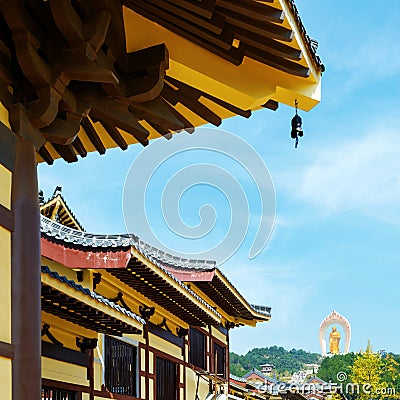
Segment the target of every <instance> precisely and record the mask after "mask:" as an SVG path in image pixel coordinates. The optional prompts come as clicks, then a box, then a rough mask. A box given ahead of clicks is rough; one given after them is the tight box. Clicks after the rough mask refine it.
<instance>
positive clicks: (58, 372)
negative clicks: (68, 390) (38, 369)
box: [42, 357, 89, 386]
mask: <svg viewBox="0 0 400 400" xmlns="http://www.w3.org/2000/svg"><path fill="white" fill-rule="evenodd" d="M86 376H87V368H85V367H80V366H79V365H73V364H69V363H66V362H63V361H58V360H53V359H51V358H47V357H42V378H45V379H52V380H55V381H61V382H66V383H72V384H77V385H83V386H88V385H89V382H88V380H87V379H86Z"/></svg>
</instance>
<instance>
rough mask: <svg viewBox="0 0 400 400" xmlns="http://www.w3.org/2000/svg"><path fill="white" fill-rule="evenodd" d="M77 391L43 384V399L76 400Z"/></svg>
mask: <svg viewBox="0 0 400 400" xmlns="http://www.w3.org/2000/svg"><path fill="white" fill-rule="evenodd" d="M76 398H77V392H72V391H70V390H64V389H55V388H50V387H46V386H43V387H42V400H76Z"/></svg>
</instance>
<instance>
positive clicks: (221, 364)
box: [213, 343, 226, 378]
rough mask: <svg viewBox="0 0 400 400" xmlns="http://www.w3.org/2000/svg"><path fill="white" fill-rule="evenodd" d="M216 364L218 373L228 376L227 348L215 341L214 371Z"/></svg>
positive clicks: (221, 375) (224, 376)
mask: <svg viewBox="0 0 400 400" xmlns="http://www.w3.org/2000/svg"><path fill="white" fill-rule="evenodd" d="M215 365H216V366H217V374H218V375H219V376H220V377H222V378H226V349H225V347H222V346H220V345H219V344H218V343H214V366H213V369H214V372H215Z"/></svg>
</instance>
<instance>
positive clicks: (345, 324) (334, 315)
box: [319, 310, 351, 356]
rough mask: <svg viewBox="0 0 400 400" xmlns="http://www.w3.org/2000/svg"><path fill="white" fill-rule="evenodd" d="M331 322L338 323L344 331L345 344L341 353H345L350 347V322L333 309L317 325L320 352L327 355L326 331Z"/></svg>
mask: <svg viewBox="0 0 400 400" xmlns="http://www.w3.org/2000/svg"><path fill="white" fill-rule="evenodd" d="M333 324H338V325H340V326H341V327H342V328H343V331H344V333H345V345H344V352H343V353H342V354H347V353H348V352H349V349H350V340H351V327H350V322H349V321H348V320H347V319H346V318H345V317H343V315H341V314H339V313H338V312H336V311H335V310H333V311H332V312H331V313H330V314H329V315H328V316H327V317H326V318H325V319H324V320H323V321H322V322H321V325H320V327H319V343H320V346H321V354H322V355H323V356H326V355H327V351H326V333H327V330H328V328H329V326H331V325H333Z"/></svg>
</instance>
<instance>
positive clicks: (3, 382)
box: [0, 357, 12, 400]
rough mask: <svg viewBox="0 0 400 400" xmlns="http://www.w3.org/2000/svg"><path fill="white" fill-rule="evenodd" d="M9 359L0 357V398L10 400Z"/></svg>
mask: <svg viewBox="0 0 400 400" xmlns="http://www.w3.org/2000/svg"><path fill="white" fill-rule="evenodd" d="M11 387H12V385H11V360H9V359H7V358H3V357H0V399H1V400H11V399H12V397H11V396H12V394H11V391H12V390H11Z"/></svg>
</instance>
